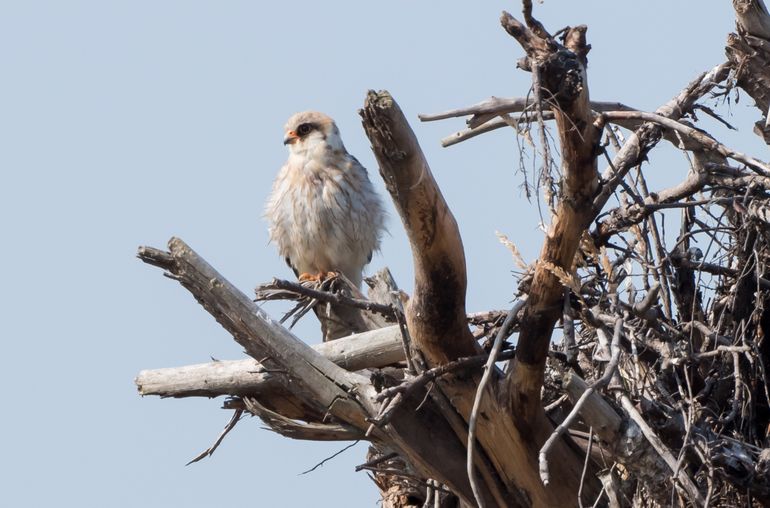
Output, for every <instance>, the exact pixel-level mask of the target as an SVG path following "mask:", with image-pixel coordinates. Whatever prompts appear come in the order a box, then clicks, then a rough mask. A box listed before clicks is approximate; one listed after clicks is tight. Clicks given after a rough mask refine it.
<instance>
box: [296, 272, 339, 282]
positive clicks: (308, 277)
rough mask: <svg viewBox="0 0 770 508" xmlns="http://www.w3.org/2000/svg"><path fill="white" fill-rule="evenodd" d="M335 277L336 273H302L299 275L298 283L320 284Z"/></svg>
mask: <svg viewBox="0 0 770 508" xmlns="http://www.w3.org/2000/svg"><path fill="white" fill-rule="evenodd" d="M337 276H338V274H337V272H318V273H307V272H303V273H301V274H299V281H300V282H315V283H321V282H323V281H325V280H329V279H332V278H334V277H337Z"/></svg>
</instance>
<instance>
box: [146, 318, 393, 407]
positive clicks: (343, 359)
mask: <svg viewBox="0 0 770 508" xmlns="http://www.w3.org/2000/svg"><path fill="white" fill-rule="evenodd" d="M312 347H313V349H314V350H316V351H317V352H318V353H319V354H321V355H323V356H325V357H326V358H328V359H329V360H331V361H332V362H334V363H335V364H337V365H339V366H340V367H342V368H344V369H346V370H350V371H356V370H361V369H365V368H376V367H384V366H385V365H391V364H394V363H397V362H400V361H403V360H404V352H403V348H402V345H401V332H400V331H399V329H398V326H395V325H393V326H388V327H386V328H379V329H377V330H372V331H368V332H362V333H358V334H354V335H350V336H348V337H344V338H342V339H338V340H334V341H331V342H324V343H322V344H316V345H314V346H312ZM135 383H136V385H137V388H138V390H139V393H140V394H141V395H158V396H161V397H218V396H221V395H266V394H267V393H268V392H269V391H270V390H271V389H272V388H274V387H275V386H276V385H277V384H278V385H283V386H288V383H289V380H288V378H287V376H286V375H285V373H284V372H283V371H281V370H270V369H267V368H265V367H264V366H263V365H261V364H260V363H259V362H257V361H256V360H253V359H245V360H230V361H226V360H222V361H216V362H210V363H202V364H198V365H188V366H184V367H172V368H165V369H153V370H143V371H141V372H140V373H139V375H138V376H137V378H136V380H135Z"/></svg>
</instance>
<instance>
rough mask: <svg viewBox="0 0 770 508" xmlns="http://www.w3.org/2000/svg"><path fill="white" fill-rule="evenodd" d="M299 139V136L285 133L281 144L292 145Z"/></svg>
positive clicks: (293, 133) (292, 132) (294, 133)
mask: <svg viewBox="0 0 770 508" xmlns="http://www.w3.org/2000/svg"><path fill="white" fill-rule="evenodd" d="M298 139H299V136H297V133H296V132H294V131H289V132H287V133H286V136H284V137H283V144H284V145H293V144H294V143H296V142H297V140H298Z"/></svg>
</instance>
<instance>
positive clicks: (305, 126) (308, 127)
mask: <svg viewBox="0 0 770 508" xmlns="http://www.w3.org/2000/svg"><path fill="white" fill-rule="evenodd" d="M312 128H313V127H312V126H311V125H310V124H309V123H303V124H301V125H300V126H299V127H297V134H299V135H300V136H304V135H305V134H307V133H308V132H310V131H311V129H312Z"/></svg>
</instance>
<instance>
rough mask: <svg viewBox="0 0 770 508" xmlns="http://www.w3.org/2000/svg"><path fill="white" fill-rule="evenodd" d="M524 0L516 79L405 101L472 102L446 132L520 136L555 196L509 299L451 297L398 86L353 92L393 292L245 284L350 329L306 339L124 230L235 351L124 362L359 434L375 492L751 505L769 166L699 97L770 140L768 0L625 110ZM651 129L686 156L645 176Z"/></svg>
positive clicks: (416, 502)
mask: <svg viewBox="0 0 770 508" xmlns="http://www.w3.org/2000/svg"><path fill="white" fill-rule="evenodd" d="M522 3H523V22H521V21H519V20H517V19H516V18H514V17H513V16H511V15H510V14H508V13H503V16H502V18H501V23H502V27H503V28H504V29H505V30H506V32H508V33H509V34H510V35H511V36H512V37H513V38H514V39H515V40H516V41H517V42H518V44H519V45H520V46H521V47H522V48H523V50H524V53H525V56H524V57H523V58H522V59H521V60H520V61H519V63H518V66H519V67H520V68H521V69H522V70H524V71H526V72H529V73H531V75H532V87H531V89H530V90H529V91H524V92H526V93H525V94H523V95H525V97H523V98H510V99H501V98H491V99H487V100H485V101H482V102H480V103H478V104H476V105H472V106H469V107H464V108H461V109H456V110H452V111H448V112H445V113H441V114H436V115H422V116H421V119H422V120H423V121H434V120H441V119H447V118H455V117H468V120H467V128H466V129H464V130H462V131H460V132H457V133H455V134H454V135H452V136H449V137H448V138H446V139H445V140H444V141H443V144H444V145H445V146H449V145H452V144H455V143H458V142H461V141H465V140H467V139H470V138H472V137H474V136H477V135H480V134H483V133H485V132H489V131H490V130H494V129H498V128H508V129H512V130H513V132H514V134H515V135H524V136H526V137H527V139H537V140H539V143H538V144H537V146H538V156H539V159H540V160H541V161H542V168H541V170H540V174H539V179H538V182H539V184H540V188H539V190H540V194H541V196H542V199H543V200H544V201H545V203H546V204H547V205H548V209H549V210H550V213H551V215H550V217H549V226H548V228H547V231H546V234H545V238H544V242H543V245H542V248H541V250H540V255H539V257H538V259H537V260H536V261H535V262H534V263H532V264H531V265H529V266H527V267H526V270H525V273H524V274H523V275H522V276H521V278H520V280H519V281H518V300H517V301H516V303H515V304H514V305H513V307H512V308H511V309H510V310H509V311H507V312H505V311H490V312H487V313H482V314H476V315H468V314H467V313H466V309H465V293H466V285H467V280H466V266H465V258H464V252H463V245H462V240H461V238H460V234H459V231H458V228H457V224H456V222H455V219H454V217H453V215H452V212H451V211H450V209H449V206H448V205H447V203H446V201H445V200H444V198H443V196H442V195H441V191H440V190H439V188H438V186H437V184H436V181H435V180H434V178H433V176H432V173H431V169H430V168H429V166H428V162H427V161H426V159H425V157H424V155H423V153H422V150H421V149H420V146H419V144H418V141H417V138H416V137H415V135H414V133H413V132H412V130H411V128H410V127H409V125H408V123H407V121H406V119H405V117H404V114H403V113H402V112H401V110H400V108H399V107H398V105H397V104H396V102H395V101H394V99H393V98H392V97H391V96H390V94H388V93H387V92H369V94H368V95H367V97H366V101H365V104H364V107H363V109H362V110H361V117H362V119H363V126H364V129H365V131H366V134H367V136H368V137H369V139H370V141H371V144H372V149H373V151H374V154H375V156H376V158H377V161H378V163H379V167H380V173H381V175H382V177H383V179H384V181H385V184H386V187H387V190H388V192H389V193H390V195H391V197H392V199H393V202H394V203H395V207H396V209H397V211H398V213H399V216H400V218H401V221H402V223H403V226H404V229H405V230H406V233H407V235H408V238H409V242H410V245H411V250H412V258H413V261H414V268H415V283H414V291H413V293H412V294H411V295H405V294H403V293H402V292H399V291H398V289H397V287H396V286H395V283H394V282H393V281H392V279H390V278H389V277H388V274H387V273H386V272H383V273H381V274H379V276H378V277H377V278H376V280H374V281H372V290H371V291H370V294H369V298H368V299H367V298H365V297H364V296H363V295H361V294H360V293H357V292H356V291H355V290H353V289H351V288H350V287H349V286H347V285H346V284H345V283H344V281H332V282H328V283H324V284H323V285H321V286H320V287H318V286H316V287H309V286H308V285H301V284H298V283H293V282H288V281H273V282H272V283H269V284H265V285H262V286H260V287H259V288H258V290H257V297H258V299H261V300H264V299H294V300H297V302H298V304H297V307H296V308H295V309H294V310H293V311H292V313H291V314H292V315H293V316H294V317H295V318H297V317H299V316H302V315H303V314H304V313H306V312H307V311H308V310H310V309H311V308H312V309H314V310H315V311H316V314H317V315H318V316H319V317H320V318H321V319H325V320H331V321H330V322H334V324H335V327H337V328H339V327H344V328H345V329H347V331H348V332H349V333H353V335H349V336H347V337H344V338H341V339H338V340H334V341H331V342H326V343H324V344H320V345H318V346H315V347H311V346H308V345H307V344H305V343H304V342H303V341H301V340H299V339H298V338H297V337H295V336H294V335H293V334H292V333H291V332H290V331H289V330H288V329H287V328H286V327H284V326H283V325H282V324H280V323H277V322H275V321H274V320H273V319H271V318H270V317H269V316H268V315H266V314H265V313H264V312H263V311H262V310H260V309H259V308H258V307H257V305H256V304H255V303H254V302H253V301H252V299H251V298H249V297H248V296H246V295H245V294H244V293H242V292H241V291H239V290H238V289H237V288H235V287H234V286H233V285H231V284H230V283H229V282H228V281H227V280H225V279H224V278H223V277H222V276H221V275H220V274H219V273H218V272H217V271H216V270H215V269H214V268H213V267H211V266H210V265H209V264H208V263H206V261H205V260H203V259H202V258H200V257H199V256H198V255H197V254H196V253H195V252H194V251H193V250H192V249H191V248H190V247H189V246H187V245H186V244H185V243H184V242H183V241H182V240H180V239H176V238H175V239H172V240H171V241H170V242H169V245H168V250H166V251H164V250H158V249H154V248H149V247H142V248H140V250H139V257H140V258H141V259H142V260H143V261H145V262H147V263H150V264H153V265H156V266H158V267H161V268H162V269H164V270H165V272H166V274H167V275H168V276H169V277H171V278H172V279H174V280H176V281H178V282H179V283H180V284H182V285H183V286H184V287H185V288H187V289H188V290H189V291H190V292H191V293H192V294H193V296H194V297H195V298H196V299H197V300H198V302H199V303H201V304H202V305H203V306H204V308H205V309H206V310H207V311H208V312H209V313H211V314H212V315H213V316H214V317H215V318H216V319H217V321H218V322H219V323H220V324H221V325H222V326H223V327H224V328H226V329H227V330H228V331H229V332H230V333H231V334H232V335H233V337H234V338H235V340H236V341H237V342H238V343H239V344H241V345H242V346H243V347H244V349H245V350H246V352H247V353H248V354H249V356H251V359H248V360H238V361H231V362H215V363H211V364H204V365H195V366H189V367H181V368H174V369H161V370H155V371H143V372H141V373H140V374H139V377H138V378H137V385H138V387H139V391H140V393H142V394H144V395H160V396H171V397H189V396H205V397H211V396H227V397H228V398H227V400H226V403H225V407H226V408H228V409H232V410H233V411H235V415H234V418H233V420H232V425H234V423H235V422H236V421H237V419H238V418H239V417H240V415H241V414H243V413H244V412H250V413H252V414H254V415H256V416H259V417H260V418H261V419H262V420H263V421H264V422H265V423H266V424H267V425H268V426H269V427H270V428H271V429H273V430H274V431H276V432H278V433H280V434H282V435H285V436H288V437H292V438H295V439H310V440H356V439H364V440H368V441H369V442H371V443H372V447H371V449H370V454H369V457H368V458H367V461H366V463H364V464H362V465H361V466H360V468H361V469H366V470H369V471H371V472H373V473H374V478H375V481H376V483H377V484H378V486H379V487H380V489H381V490H382V492H383V504H384V505H385V506H392V507H403V506H430V505H433V506H457V505H462V506H489V507H491V506H543V507H548V506H575V505H580V506H583V505H586V504H594V505H595V504H597V503H598V504H599V505H608V506H657V505H661V506H667V505H671V504H674V505H679V506H738V505H750V504H752V503H758V504H762V505H770V442H769V441H768V438H769V437H770V436H768V432H770V390H768V378H767V372H766V370H767V366H768V365H770V343H769V342H768V341H767V339H766V337H767V335H768V334H769V333H770V165H768V164H767V163H765V162H763V161H762V160H760V159H758V158H755V157H752V156H749V155H746V154H743V153H740V152H737V151H736V150H733V149H732V148H730V147H728V146H726V145H724V144H722V143H720V142H719V141H718V140H717V139H715V138H714V137H713V136H711V135H710V134H709V133H708V132H706V131H705V130H703V129H702V128H699V127H698V126H697V120H698V118H697V116H696V114H705V115H710V116H713V117H716V118H719V117H718V116H717V113H716V112H715V108H714V107H712V106H713V104H712V103H715V104H717V105H718V104H719V103H720V102H724V101H726V100H729V99H730V97H731V96H732V94H734V93H736V90H737V89H739V88H740V89H741V90H743V91H745V92H746V93H747V94H749V95H750V96H751V97H752V98H753V99H754V101H755V102H756V105H757V107H758V108H759V110H760V112H761V114H762V115H763V116H762V119H761V120H760V121H758V122H757V124H756V125H755V127H754V131H755V132H756V133H757V134H758V135H760V136H762V138H763V139H764V140H765V142H770V137H769V136H768V132H770V129H769V128H768V125H770V124H769V123H768V113H767V112H768V106H769V105H770V74H769V71H768V69H770V66H768V62H770V15H768V12H767V9H766V8H765V6H764V4H763V3H762V1H761V0H734V2H733V3H734V6H735V10H736V15H737V29H736V33H734V34H731V35H730V37H729V39H728V43H727V48H726V52H727V61H726V62H725V63H724V64H722V65H719V66H717V67H715V68H713V69H711V70H709V71H707V72H704V73H703V74H701V75H700V76H697V77H696V78H695V79H694V80H693V81H692V82H691V83H689V84H687V85H686V86H685V87H684V88H683V89H682V91H681V92H679V93H677V94H676V95H675V96H674V97H673V98H672V99H671V100H670V101H668V102H667V103H665V104H663V105H661V106H660V107H659V108H658V109H657V110H656V111H654V112H645V111H639V110H637V109H634V108H632V107H629V106H626V105H623V104H619V103H617V102H599V101H592V100H591V99H590V97H589V87H588V74H587V71H586V67H587V59H588V53H589V51H590V48H591V47H590V45H589V44H588V43H587V40H586V34H587V27H586V26H584V25H581V26H576V27H567V28H565V29H563V30H560V31H559V32H558V33H557V34H556V35H551V33H549V32H548V31H547V30H546V28H545V27H544V26H543V25H542V24H541V23H540V22H539V21H537V20H536V19H535V18H534V17H533V15H532V2H531V1H528V0H524V1H523V2H522ZM710 104H711V105H710ZM720 120H721V119H720ZM722 121H723V120H722ZM549 129H550V130H551V131H552V132H555V133H556V137H557V138H558V142H559V153H560V156H559V157H558V160H557V158H556V157H554V153H555V150H554V149H553V148H551V147H550V145H549V136H548V130H549ZM530 132H531V133H533V135H530ZM660 143H671V144H672V145H673V146H675V147H676V148H677V149H679V150H681V151H682V152H684V153H685V154H686V156H687V160H688V161H689V167H688V168H687V169H686V171H683V172H684V173H686V175H685V177H684V178H683V180H682V181H681V182H680V183H678V184H677V185H675V186H673V187H668V188H662V189H658V188H653V187H652V186H651V185H648V182H649V179H647V178H645V170H646V161H647V155H648V154H649V153H650V151H651V150H653V149H655V147H656V146H658V145H659V144H660ZM600 164H601V165H603V166H606V167H605V168H604V169H602V170H600V166H599V165H600ZM673 214H676V215H677V216H678V217H679V223H680V227H679V230H678V231H677V232H676V235H674V236H671V235H668V236H666V235H665V232H664V230H663V227H662V226H663V223H664V221H665V220H666V219H667V218H668V219H669V220H670V218H671V217H672V216H673ZM507 244H508V245H509V246H510V247H511V248H512V249H513V251H514V254H515V255H516V254H517V250H516V247H515V245H513V243H512V242H510V241H507ZM555 330H560V332H559V333H558V334H557V336H556V337H554V335H555V334H554V332H555ZM232 425H231V426H232ZM231 426H230V427H231Z"/></svg>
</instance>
